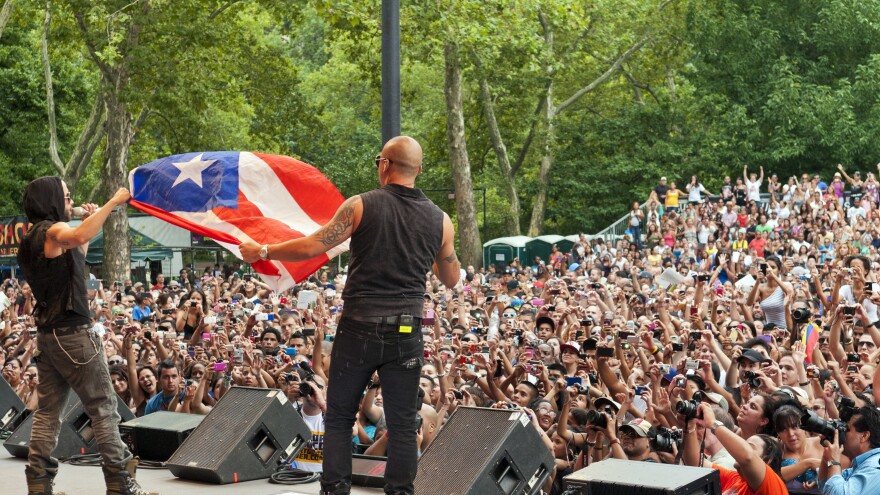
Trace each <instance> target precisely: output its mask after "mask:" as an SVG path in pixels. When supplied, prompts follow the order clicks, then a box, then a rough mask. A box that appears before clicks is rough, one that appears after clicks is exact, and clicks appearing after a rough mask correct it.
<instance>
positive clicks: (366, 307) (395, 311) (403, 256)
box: [342, 184, 443, 317]
mask: <svg viewBox="0 0 880 495" xmlns="http://www.w3.org/2000/svg"><path fill="white" fill-rule="evenodd" d="M361 201H362V202H363V208H364V212H363V215H361V221H360V223H359V224H358V227H357V230H355V231H354V232H353V233H352V236H351V246H350V247H351V259H350V261H349V267H348V280H347V281H346V283H345V290H344V291H343V292H342V299H343V300H344V301H345V306H344V310H343V311H344V313H343V314H344V315H345V316H352V317H357V316H394V315H401V314H410V315H413V316H415V317H421V315H422V309H423V305H424V294H425V282H426V276H427V274H428V272H429V271H431V265H432V264H433V263H434V261H435V260H436V258H437V254H438V253H439V252H440V246H441V244H442V243H443V211H442V210H440V208H438V207H437V205H435V204H434V203H433V202H431V200H429V199H428V198H427V197H425V195H424V193H422V191H421V190H419V189H414V188H411V187H406V186H400V185H397V184H388V185H386V186H384V187H381V188H379V189H374V190H372V191H370V192H367V193H364V194H361Z"/></svg>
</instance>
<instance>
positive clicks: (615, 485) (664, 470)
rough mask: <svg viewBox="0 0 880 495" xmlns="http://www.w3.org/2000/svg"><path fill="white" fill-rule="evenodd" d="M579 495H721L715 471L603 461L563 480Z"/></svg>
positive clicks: (632, 462) (568, 487)
mask: <svg viewBox="0 0 880 495" xmlns="http://www.w3.org/2000/svg"><path fill="white" fill-rule="evenodd" d="M565 488H566V490H569V493H572V492H573V493H578V494H580V495H721V476H720V475H719V474H718V471H716V470H715V469H708V468H698V467H690V466H672V465H669V464H658V463H654V462H639V461H623V460H620V459H606V460H604V461H599V462H597V463H595V464H591V465H590V466H587V467H585V468H584V469H581V470H580V471H577V472H575V473H572V474H570V475H568V476H566V477H565Z"/></svg>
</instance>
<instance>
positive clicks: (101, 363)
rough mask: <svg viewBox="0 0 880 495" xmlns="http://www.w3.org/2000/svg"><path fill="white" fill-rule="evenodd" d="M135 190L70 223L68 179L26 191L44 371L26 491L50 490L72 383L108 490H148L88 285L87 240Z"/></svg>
mask: <svg viewBox="0 0 880 495" xmlns="http://www.w3.org/2000/svg"><path fill="white" fill-rule="evenodd" d="M130 197H131V195H130V194H129V192H128V191H127V190H126V189H123V188H120V189H119V190H118V191H116V194H114V195H113V198H111V199H110V201H108V202H107V204H106V205H104V207H103V208H101V209H98V207H97V205H94V204H84V205H82V208H83V209H84V210H85V212H86V214H85V215H84V218H83V222H82V224H80V225H79V226H77V227H75V228H74V227H71V226H69V225H67V223H66V222H67V221H69V220H70V218H71V215H72V213H73V205H72V200H71V198H70V191H69V190H68V189H67V184H65V183H64V181H62V180H61V179H60V178H58V177H40V178H39V179H36V180H34V181H33V182H31V183H30V184H28V186H27V188H26V189H25V191H24V211H25V214H26V215H27V217H28V221H30V222H31V224H32V225H31V228H30V230H29V231H28V233H27V236H26V237H25V238H24V239H23V240H22V242H21V246H20V248H19V252H18V263H19V264H20V265H21V270H22V273H23V274H24V277H25V279H27V281H28V283H29V284H30V286H31V288H32V289H33V293H34V297H35V298H36V300H37V305H36V308H35V309H34V319H35V321H36V324H37V334H38V337H37V351H36V352H35V353H34V358H33V360H34V362H36V363H37V370H38V372H39V376H40V383H39V384H38V385H37V404H38V407H37V410H36V411H34V423H33V428H32V430H31V441H30V452H29V455H28V466H27V467H26V468H25V474H26V475H27V485H28V495H51V494H52V486H53V480H54V478H55V475H56V474H57V473H58V460H57V459H55V458H53V457H52V451H53V450H54V449H55V445H56V444H57V443H58V432H59V429H60V427H61V422H60V415H61V411H62V409H63V407H64V404H65V402H66V401H67V395H68V394H69V393H70V389H71V388H72V389H73V391H74V392H76V394H77V395H78V396H79V398H80V400H81V401H82V404H83V407H84V408H85V410H86V413H88V415H89V418H91V420H92V430H93V431H94V433H95V439H96V441H97V443H98V448H99V449H100V451H101V457H102V461H103V470H104V480H105V482H106V483H107V495H145V493H146V492H144V491H143V490H142V489H141V487H140V486H139V485H138V483H137V481H135V479H134V470H135V467H136V466H137V460H136V459H133V458H132V455H131V452H129V451H128V449H127V448H126V447H125V444H123V443H122V440H121V439H120V437H119V429H118V425H119V420H120V418H119V414H118V413H117V412H116V393H115V392H114V391H113V385H112V384H111V382H110V373H109V372H108V371H107V359H106V357H105V356H104V352H103V345H102V343H101V338H100V337H99V336H98V335H97V334H96V333H95V332H94V331H93V330H92V320H91V318H90V317H89V308H88V302H87V293H86V273H85V257H86V251H87V250H88V247H89V241H90V240H91V239H92V238H93V237H95V235H96V234H97V233H98V232H99V231H100V230H101V226H102V225H103V224H104V222H105V221H106V220H107V217H108V216H109V215H110V213H111V212H112V210H113V208H114V207H116V206H119V205H124V204H125V203H126V202H127V201H128V200H129V198H130Z"/></svg>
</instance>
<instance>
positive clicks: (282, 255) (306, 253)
mask: <svg viewBox="0 0 880 495" xmlns="http://www.w3.org/2000/svg"><path fill="white" fill-rule="evenodd" d="M363 212H364V204H363V201H361V197H360V196H352V197H350V198H348V199H347V200H345V202H344V203H342V205H341V206H340V207H339V209H338V210H336V214H335V215H334V216H333V219H332V220H330V222H329V223H327V225H324V226H323V227H321V228H320V229H318V230H316V231H315V232H314V233H312V234H311V235H308V236H306V237H300V238H299V239H291V240H289V241H285V242H282V243H278V244H268V245H267V252H268V259H270V260H278V261H304V260H307V259H311V258H314V257H315V256H318V255H320V254H324V253H326V252H327V251H329V250H331V249H333V248H334V247H336V246H338V245H340V244H342V243H343V242H344V241H345V240H346V239H348V238H349V237H351V234H352V232H354V231H355V229H357V227H358V224H359V223H360V220H361V216H362V215H363ZM262 247H263V246H261V245H259V244H257V243H255V242H250V241H247V242H243V243H241V245H240V246H239V251H240V252H241V257H242V259H243V260H244V261H245V262H247V263H253V262H255V261H258V260H259V259H260V250H261V249H262Z"/></svg>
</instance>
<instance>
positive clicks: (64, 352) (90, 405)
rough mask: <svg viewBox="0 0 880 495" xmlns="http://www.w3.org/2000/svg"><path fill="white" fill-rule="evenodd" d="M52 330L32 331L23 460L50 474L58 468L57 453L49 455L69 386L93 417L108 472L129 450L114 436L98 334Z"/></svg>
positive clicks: (115, 418)
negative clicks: (32, 388) (29, 420)
mask: <svg viewBox="0 0 880 495" xmlns="http://www.w3.org/2000/svg"><path fill="white" fill-rule="evenodd" d="M56 332H57V337H56V334H53V333H52V332H40V333H39V336H38V337H37V350H38V352H37V354H36V355H35V356H34V360H35V361H37V371H38V372H39V379H40V382H39V384H38V385H37V401H38V402H37V410H36V411H34V425H33V428H32V429H31V442H30V452H29V455H28V463H29V464H30V466H31V467H33V468H35V469H37V470H41V471H47V472H48V473H49V474H51V475H54V474H55V473H56V472H57V471H58V459H55V458H53V457H52V451H53V450H55V446H56V444H57V443H58V433H59V431H60V428H61V418H60V416H61V413H62V409H63V408H64V404H65V403H66V402H67V395H68V394H69V393H70V389H73V391H74V392H75V393H76V394H77V395H78V396H79V398H80V400H81V401H82V404H83V407H84V408H85V410H86V413H87V414H88V415H89V418H91V420H92V430H93V431H94V434H95V440H96V442H97V443H98V448H99V450H100V452H101V458H102V460H103V466H104V474H105V477H106V476H112V475H114V474H116V473H119V472H120V471H122V470H123V469H124V468H125V464H126V463H127V462H128V461H129V460H130V459H131V457H132V455H131V452H129V451H128V448H127V447H126V446H125V444H124V443H122V439H121V438H120V437H119V421H120V417H119V413H118V412H117V411H116V392H115V391H114V390H113V385H112V384H111V382H110V373H109V372H108V371H107V358H106V357H105V356H104V348H103V346H102V344H101V339H100V337H98V335H97V334H96V333H95V332H93V331H92V330H90V329H87V328H80V329H77V330H75V331H71V329H68V328H64V329H62V328H58V329H56ZM74 361H75V362H74ZM76 363H83V364H76ZM134 386H137V384H136V383H135V384H134Z"/></svg>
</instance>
